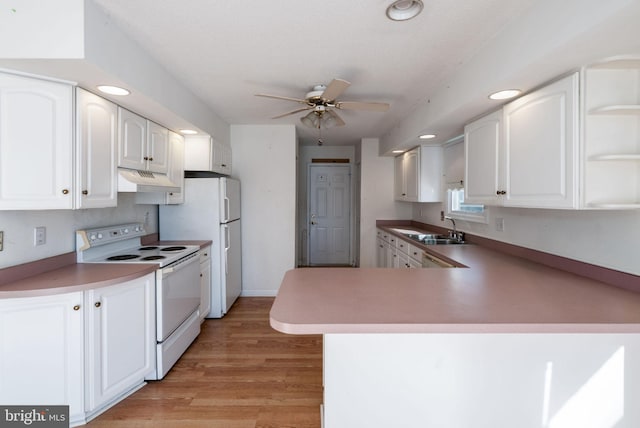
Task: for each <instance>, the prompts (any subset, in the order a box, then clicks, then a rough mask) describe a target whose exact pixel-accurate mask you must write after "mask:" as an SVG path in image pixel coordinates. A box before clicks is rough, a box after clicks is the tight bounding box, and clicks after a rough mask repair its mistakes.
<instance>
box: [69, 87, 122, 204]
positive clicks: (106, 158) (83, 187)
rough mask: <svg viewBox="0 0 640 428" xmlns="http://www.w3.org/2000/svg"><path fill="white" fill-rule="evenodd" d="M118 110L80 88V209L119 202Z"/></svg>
mask: <svg viewBox="0 0 640 428" xmlns="http://www.w3.org/2000/svg"><path fill="white" fill-rule="evenodd" d="M117 132H118V107H117V106H116V105H115V104H114V103H112V102H110V101H107V100H105V99H104V98H101V97H99V96H97V95H94V94H92V93H90V92H87V91H85V90H83V89H80V88H78V89H77V92H76V171H77V172H76V180H77V181H76V186H75V194H76V196H75V197H76V208H104V207H115V206H116V205H117V202H118V193H117V192H118V181H117V170H116V169H117V149H118V146H117V136H118V134H117Z"/></svg>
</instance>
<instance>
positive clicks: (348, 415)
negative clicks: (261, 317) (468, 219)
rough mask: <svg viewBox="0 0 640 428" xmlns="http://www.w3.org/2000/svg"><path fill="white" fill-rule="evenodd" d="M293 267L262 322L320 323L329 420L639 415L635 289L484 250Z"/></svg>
mask: <svg viewBox="0 0 640 428" xmlns="http://www.w3.org/2000/svg"><path fill="white" fill-rule="evenodd" d="M437 251H438V252H440V254H442V255H443V256H446V257H447V258H449V259H452V260H455V261H457V262H459V263H461V264H463V265H465V266H467V267H465V268H451V269H352V268H327V269H296V270H291V271H289V272H287V273H286V275H285V277H284V280H283V282H282V285H281V288H280V290H279V293H278V296H277V298H276V301H275V303H274V306H273V308H272V311H271V325H272V327H273V328H275V329H276V330H278V331H281V332H284V333H288V334H323V335H324V347H325V351H324V390H325V397H324V408H323V418H324V427H326V428H342V427H349V428H353V427H387V426H394V427H415V426H425V427H427V426H428V427H446V428H458V427H460V428H462V427H470V426H473V427H476V428H485V427H486V428H489V427H503V426H517V427H521V428H528V427H540V426H543V427H547V426H548V427H560V426H563V427H566V426H571V427H574V426H597V427H612V426H616V427H617V428H620V427H635V426H639V425H640V408H638V407H637V406H636V405H634V404H635V403H637V402H638V400H639V399H640V294H638V293H634V292H631V291H628V290H624V289H621V288H616V287H613V286H609V285H607V284H604V283H601V282H598V281H595V280H592V279H588V278H585V277H581V276H578V275H574V274H571V273H567V272H563V271H560V270H557V269H553V268H549V267H545V266H542V265H540V264H537V263H534V262H531V261H528V260H525V259H522V258H518V257H513V256H510V255H507V254H504V253H500V252H496V251H492V250H489V249H487V248H485V247H482V246H479V245H451V246H439V247H438V248H437Z"/></svg>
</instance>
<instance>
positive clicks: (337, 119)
mask: <svg viewBox="0 0 640 428" xmlns="http://www.w3.org/2000/svg"><path fill="white" fill-rule="evenodd" d="M324 114H326V115H327V116H329V117H330V118H331V119H332V120H333V126H344V125H345V123H344V120H342V118H341V117H340V116H338V113H336V112H335V111H333V110H327V111H325V113H324Z"/></svg>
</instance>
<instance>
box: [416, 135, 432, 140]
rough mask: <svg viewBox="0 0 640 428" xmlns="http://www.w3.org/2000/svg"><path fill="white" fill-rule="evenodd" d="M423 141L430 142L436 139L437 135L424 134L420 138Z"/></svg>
mask: <svg viewBox="0 0 640 428" xmlns="http://www.w3.org/2000/svg"><path fill="white" fill-rule="evenodd" d="M418 138H420V139H421V140H430V139H432V138H436V134H422V135H421V136H420V137H418Z"/></svg>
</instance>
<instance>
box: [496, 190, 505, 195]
mask: <svg viewBox="0 0 640 428" xmlns="http://www.w3.org/2000/svg"><path fill="white" fill-rule="evenodd" d="M506 194H507V191H506V190H498V191H496V195H506Z"/></svg>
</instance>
